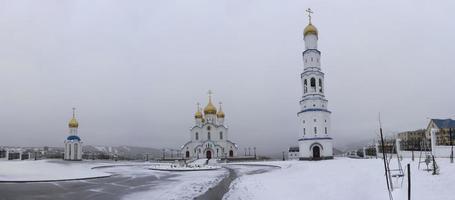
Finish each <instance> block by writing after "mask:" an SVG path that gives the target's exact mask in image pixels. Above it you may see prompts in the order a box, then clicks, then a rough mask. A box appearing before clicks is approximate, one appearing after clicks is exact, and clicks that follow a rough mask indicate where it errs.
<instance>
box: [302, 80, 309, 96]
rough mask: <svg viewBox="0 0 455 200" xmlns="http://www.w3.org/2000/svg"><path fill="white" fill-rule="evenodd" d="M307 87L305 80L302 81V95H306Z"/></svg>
mask: <svg viewBox="0 0 455 200" xmlns="http://www.w3.org/2000/svg"><path fill="white" fill-rule="evenodd" d="M307 85H308V82H307V80H306V79H305V80H304V81H303V86H304V87H303V93H307V91H308V88H307Z"/></svg>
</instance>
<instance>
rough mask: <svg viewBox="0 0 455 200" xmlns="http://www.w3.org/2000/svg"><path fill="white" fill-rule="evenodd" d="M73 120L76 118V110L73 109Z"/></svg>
mask: <svg viewBox="0 0 455 200" xmlns="http://www.w3.org/2000/svg"><path fill="white" fill-rule="evenodd" d="M73 118H76V108H75V107H73Z"/></svg>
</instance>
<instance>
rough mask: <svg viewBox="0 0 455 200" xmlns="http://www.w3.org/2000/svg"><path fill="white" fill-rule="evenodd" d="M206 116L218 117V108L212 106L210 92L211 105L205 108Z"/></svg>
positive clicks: (210, 100) (210, 101) (210, 94)
mask: <svg viewBox="0 0 455 200" xmlns="http://www.w3.org/2000/svg"><path fill="white" fill-rule="evenodd" d="M204 115H216V107H215V106H213V104H212V92H211V91H209V103H208V104H207V106H205V108H204Z"/></svg>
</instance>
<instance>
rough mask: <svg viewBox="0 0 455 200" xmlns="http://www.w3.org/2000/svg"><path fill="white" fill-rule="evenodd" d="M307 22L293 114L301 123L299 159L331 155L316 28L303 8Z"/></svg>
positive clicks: (328, 119)
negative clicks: (297, 103)
mask: <svg viewBox="0 0 455 200" xmlns="http://www.w3.org/2000/svg"><path fill="white" fill-rule="evenodd" d="M306 12H307V13H308V19H309V20H308V25H307V26H306V27H305V29H304V30H303V40H304V42H305V50H304V51H303V53H302V57H303V73H301V75H300V78H301V81H302V88H303V91H302V93H303V95H302V99H301V100H300V112H298V113H297V115H298V117H299V119H300V123H301V124H302V127H303V128H302V133H301V134H300V139H299V152H300V157H299V159H300V160H319V159H331V158H333V149H332V148H333V147H332V138H331V137H330V134H331V133H330V114H331V112H330V111H329V110H328V109H327V104H328V100H327V99H326V98H325V95H324V92H325V90H324V87H325V84H324V73H323V72H322V70H321V52H320V51H319V50H318V39H319V37H318V34H319V33H318V30H317V28H316V27H315V26H314V25H313V24H312V22H311V15H312V14H313V11H312V10H311V9H307V10H306Z"/></svg>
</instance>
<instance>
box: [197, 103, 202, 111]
mask: <svg viewBox="0 0 455 200" xmlns="http://www.w3.org/2000/svg"><path fill="white" fill-rule="evenodd" d="M196 105H197V111H199V106H200V105H201V104H200V103H199V102H197V103H196Z"/></svg>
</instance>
